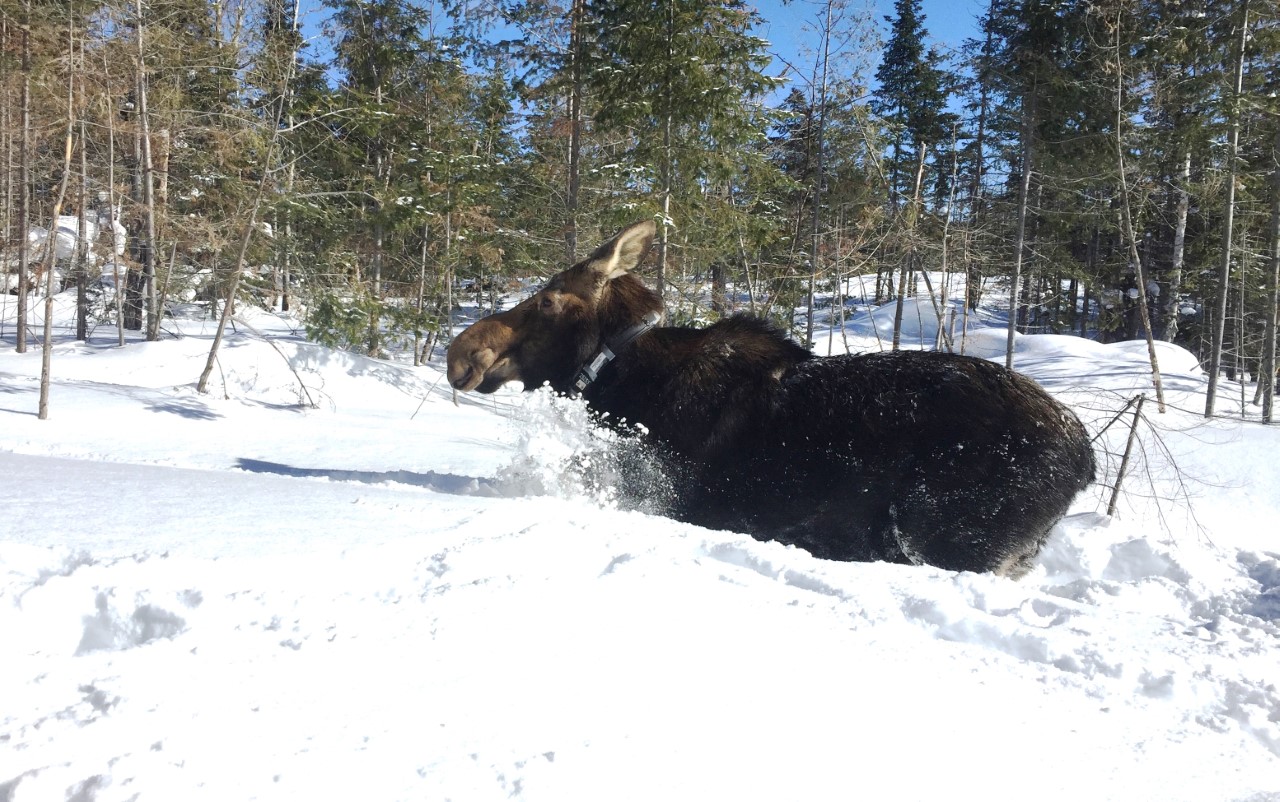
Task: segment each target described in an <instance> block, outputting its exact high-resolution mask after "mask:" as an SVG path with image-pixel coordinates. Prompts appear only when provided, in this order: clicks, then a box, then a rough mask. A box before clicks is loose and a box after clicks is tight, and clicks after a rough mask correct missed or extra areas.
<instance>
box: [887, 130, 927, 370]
mask: <svg viewBox="0 0 1280 802" xmlns="http://www.w3.org/2000/svg"><path fill="white" fill-rule="evenodd" d="M919 147H920V152H919V154H918V155H917V157H916V176H915V186H914V188H913V189H912V190H911V206H910V208H908V210H907V225H906V230H907V231H906V233H907V252H906V258H904V259H903V260H902V272H901V274H899V276H898V303H897V306H895V307H894V310H893V342H892V343H891V344H890V346H889V348H890V350H892V351H897V350H898V347H899V345H901V342H902V314H903V311H904V310H905V308H906V302H907V294H908V286H907V285H908V280H909V278H910V277H911V276H913V275H914V274H915V268H916V241H915V240H916V221H917V220H919V218H920V187H921V185H922V184H923V181H924V160H925V153H926V150H927V148H926V147H925V144H924V143H923V142H921V143H920V146H919ZM911 294H913V295H914V293H911Z"/></svg>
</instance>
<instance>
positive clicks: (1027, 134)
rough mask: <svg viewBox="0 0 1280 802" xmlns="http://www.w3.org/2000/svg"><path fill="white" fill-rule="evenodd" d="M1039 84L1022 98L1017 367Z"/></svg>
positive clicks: (1012, 327)
mask: <svg viewBox="0 0 1280 802" xmlns="http://www.w3.org/2000/svg"><path fill="white" fill-rule="evenodd" d="M1035 119H1036V85H1035V84H1034V83H1033V84H1032V86H1031V89H1030V91H1029V92H1028V93H1027V96H1026V97H1024V98H1023V99H1022V178H1021V180H1020V181H1019V182H1018V224H1017V228H1016V230H1015V234H1014V239H1013V270H1012V272H1011V274H1010V276H1009V328H1008V332H1007V334H1006V337H1005V354H1004V366H1005V367H1006V368H1012V367H1013V339H1014V333H1015V331H1016V330H1017V326H1018V293H1019V291H1020V289H1021V287H1020V286H1019V285H1020V284H1021V282H1022V257H1023V251H1024V250H1025V249H1026V238H1027V205H1028V202H1029V201H1030V196H1031V168H1032V165H1034V164H1035V158H1034V157H1035Z"/></svg>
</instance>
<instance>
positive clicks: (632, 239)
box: [587, 220, 658, 280]
mask: <svg viewBox="0 0 1280 802" xmlns="http://www.w3.org/2000/svg"><path fill="white" fill-rule="evenodd" d="M657 231H658V229H657V226H656V225H654V222H653V221H652V220H643V221H641V222H639V223H634V224H632V225H630V226H627V227H626V228H624V229H622V231H620V232H618V235H617V236H616V237H614V238H613V239H611V240H609V241H608V242H606V243H605V244H603V245H601V246H600V247H599V248H596V249H595V252H594V253H592V254H591V255H590V256H588V257H587V264H588V265H589V266H590V268H591V269H592V270H593V271H595V272H596V273H598V274H600V275H601V276H603V277H604V278H605V279H608V280H613V279H615V278H617V277H618V276H621V275H622V274H624V273H627V272H629V271H631V270H633V269H635V267H636V265H638V264H640V260H641V259H643V258H644V255H645V254H646V253H648V251H649V246H650V245H651V244H653V238H654V235H656V234H657Z"/></svg>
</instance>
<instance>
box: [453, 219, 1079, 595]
mask: <svg viewBox="0 0 1280 802" xmlns="http://www.w3.org/2000/svg"><path fill="white" fill-rule="evenodd" d="M654 234H655V228H654V224H653V223H652V222H650V221H646V222H641V223H637V224H635V225H632V226H630V227H629V228H626V229H624V230H623V231H622V232H621V233H619V234H618V235H617V236H616V237H614V238H613V239H611V240H609V241H608V242H606V243H605V244H604V245H602V246H600V247H599V248H598V249H596V251H595V252H594V253H592V254H591V255H590V256H589V257H587V258H586V259H585V260H584V261H582V262H580V263H578V264H576V265H574V266H573V267H571V268H569V269H568V270H565V271H564V272H562V273H560V274H558V275H556V276H555V277H553V278H552V279H551V280H550V281H548V282H547V284H546V286H544V287H543V288H542V289H541V290H539V291H538V292H537V293H535V294H534V295H533V296H531V297H530V298H528V299H526V300H524V301H523V302H521V303H520V304H518V305H517V306H515V307H513V308H512V309H510V310H507V311H505V312H499V313H497V314H495V315H491V316H489V317H487V318H484V319H482V320H480V321H477V322H476V323H475V324H473V325H472V326H471V327H470V328H468V329H467V330H466V331H464V332H462V333H461V334H460V335H459V336H458V337H457V338H456V339H455V340H454V342H453V344H452V345H450V347H449V352H448V376H449V383H450V384H452V385H453V386H454V388H456V389H458V390H462V391H471V390H478V391H479V392H482V393H491V392H493V391H495V390H497V389H498V388H499V387H501V386H502V385H503V384H505V383H507V382H509V381H520V382H522V383H523V384H524V386H525V387H526V388H530V389H531V388H536V387H539V386H541V385H543V384H549V385H550V386H551V387H552V388H553V389H554V390H556V391H558V392H561V393H581V395H582V397H583V398H584V399H585V400H586V402H587V403H588V404H589V405H590V406H591V407H593V408H594V409H596V410H598V411H599V412H601V413H608V415H609V416H610V417H612V418H613V419H615V420H617V419H626V420H627V421H630V422H633V423H638V424H641V425H642V426H643V427H644V428H645V429H646V430H647V431H648V435H647V436H648V437H649V438H650V439H651V441H652V442H653V445H654V446H655V449H656V450H657V451H659V452H660V453H662V454H664V455H666V459H667V460H668V465H669V467H670V469H671V474H672V476H673V480H674V481H675V482H676V500H675V504H674V509H673V510H672V515H673V516H674V517H676V518H678V519H680V520H684V521H687V522H690V523H694V524H699V525H703V526H708V527H712V528H718V529H730V530H734V531H740V532H746V533H749V534H751V535H753V536H755V537H757V538H760V539H762V540H778V541H781V542H783V543H790V544H795V545H797V546H800V547H802V548H805V549H807V550H808V551H809V552H811V553H812V554H813V555H814V556H816V557H821V558H827V559H833V560H886V561H891V562H900V563H911V564H920V563H927V564H929V565H935V566H938V567H941V568H949V569H953V570H970V571H994V572H997V573H1000V574H1005V575H1010V576H1018V575H1021V574H1022V573H1025V571H1026V570H1028V569H1029V568H1030V566H1031V565H1032V561H1033V559H1034V557H1035V555H1036V553H1037V552H1038V551H1039V550H1040V547H1041V545H1042V544H1043V543H1044V541H1045V539H1046V538H1047V537H1048V535H1049V532H1050V530H1051V529H1052V527H1053V526H1054V524H1055V523H1057V521H1058V520H1059V519H1060V518H1061V517H1062V516H1063V515H1064V514H1065V513H1066V511H1067V508H1068V507H1069V506H1070V504H1071V501H1072V499H1074V498H1075V496H1076V494H1077V493H1079V492H1080V491H1081V490H1082V489H1083V488H1084V487H1085V486H1087V485H1088V484H1089V483H1090V482H1091V481H1093V477H1094V456H1093V451H1092V449H1091V447H1090V444H1089V439H1088V437H1087V435H1086V433H1085V430H1084V427H1083V426H1081V424H1080V421H1079V420H1078V419H1077V418H1076V416H1075V415H1074V414H1073V413H1072V412H1071V411H1070V410H1069V409H1067V408H1066V407H1065V406H1063V405H1062V404H1060V403H1058V402H1057V401H1055V400H1054V399H1053V398H1051V397H1050V396H1049V395H1048V394H1047V393H1046V392H1045V391H1044V390H1042V389H1041V388H1040V387H1039V386H1038V385H1037V384H1035V383H1034V382H1033V381H1031V380H1030V379H1028V378H1026V377H1025V376H1022V375H1020V374H1018V373H1015V372H1013V371H1010V370H1006V369H1005V368H1003V367H1000V366H998V365H995V364H993V363H991V362H988V361H985V360H980V359H974V358H971V357H964V356H957V355H953V354H941V353H925V352H916V351H900V352H889V353H873V354H867V355H863V356H838V357H827V358H818V357H815V356H813V355H812V354H811V353H810V352H809V351H807V350H806V349H804V348H801V347H800V346H799V345H797V344H795V343H794V342H792V341H790V340H788V339H787V338H786V337H785V336H784V335H783V334H782V333H781V332H780V331H778V330H777V329H776V328H775V327H774V326H772V325H771V324H769V323H767V322H765V321H763V320H759V319H756V318H752V317H748V316H734V317H730V318H727V319H725V320H722V321H720V322H718V323H715V324H713V325H711V326H708V327H707V328H704V329H694V328H683V327H658V326H656V325H655V324H656V322H657V320H658V319H659V317H660V315H661V312H662V301H661V299H660V298H659V297H658V295H657V294H656V293H655V292H653V291H652V290H650V289H648V288H647V287H645V286H644V285H643V284H642V283H641V282H640V281H639V280H638V279H637V278H636V277H634V276H632V275H631V274H630V271H631V270H632V269H633V268H635V267H636V266H637V265H638V264H639V263H640V262H641V260H642V259H643V258H644V256H645V253H646V252H647V251H648V249H649V246H650V244H651V242H652V241H653V238H654Z"/></svg>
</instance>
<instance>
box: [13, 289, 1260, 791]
mask: <svg viewBox="0 0 1280 802" xmlns="http://www.w3.org/2000/svg"><path fill="white" fill-rule="evenodd" d="M252 322H253V323H254V326H255V328H256V329H258V330H260V331H262V332H263V333H264V334H265V336H267V337H270V338H271V340H272V341H273V343H274V346H275V348H273V347H272V345H269V344H268V343H267V342H265V341H264V340H263V339H262V338H260V337H258V336H256V335H254V334H251V333H250V332H249V331H248V330H246V329H243V328H242V329H241V333H239V334H236V335H233V336H232V337H231V339H230V340H229V341H228V343H227V345H226V347H225V349H224V350H223V352H222V354H221V357H220V366H221V370H220V372H218V373H215V377H220V383H219V384H218V385H217V386H216V387H215V392H214V394H213V395H211V396H200V395H198V394H196V393H195V392H194V390H193V389H192V383H193V381H194V378H195V376H196V375H198V373H199V369H200V366H201V365H202V364H203V359H204V355H205V354H206V353H207V348H208V338H209V336H210V335H211V333H212V332H211V331H207V330H205V329H204V328H203V327H202V324H200V323H199V322H196V321H179V322H178V323H175V325H178V324H180V325H181V330H182V331H183V332H184V334H185V336H183V337H182V338H180V339H168V340H165V341H163V342H159V343H150V344H144V343H133V344H130V345H129V346H127V347H126V348H112V347H110V346H109V345H107V344H96V343H95V344H90V345H83V344H73V343H70V342H65V343H60V344H59V345H58V346H57V347H56V349H55V353H54V355H53V372H54V377H55V385H54V387H53V393H52V401H51V410H52V413H51V419H50V420H49V421H44V422H41V421H38V420H36V418H35V416H34V410H35V408H36V380H37V377H38V375H39V361H40V356H39V354H38V352H32V353H28V354H26V355H17V354H14V353H12V352H11V350H9V349H7V348H6V349H4V350H3V351H0V470H2V471H3V475H4V477H5V478H4V480H3V482H0V498H2V499H3V509H4V518H3V521H4V523H3V525H0V638H2V639H3V644H4V659H3V660H0V688H3V689H4V692H3V694H0V799H2V800H7V801H8V802H29V800H54V799H56V800H63V799H68V800H70V799H76V800H99V801H100V802H105V801H106V800H130V799H139V800H146V799H160V800H173V799H183V800H198V799H208V800H220V801H221V800H238V799H280V800H297V799H344V798H346V799H369V800H400V799H403V800H424V799H430V800H445V799H455V800H490V799H493V800H497V799H512V798H515V799H524V800H554V801H555V802H572V800H592V802H596V801H598V800H601V799H609V800H655V799H666V800H706V799H734V800H784V799H786V800H791V799H809V800H821V799H862V798H865V799H875V800H934V799H939V798H964V799H983V800H1006V799H1007V800H1014V799H1017V800H1022V799H1025V798H1028V797H1034V798H1037V799H1048V800H1152V801H1153V802H1154V801H1155V800H1160V801H1161V802H1167V801H1169V800H1188V802H1190V801H1191V800H1195V801H1196V802H1206V801H1208V800H1220V801H1222V802H1226V801H1227V800H1233V801H1240V802H1243V801H1244V800H1250V802H1264V801H1265V800H1273V801H1274V800H1278V799H1280V689H1278V688H1277V684H1276V683H1277V682H1278V681H1280V679H1278V678H1280V547H1277V545H1276V534H1275V523H1276V521H1277V520H1280V516H1278V513H1280V490H1278V488H1280V467H1277V460H1276V454H1277V453H1280V439H1278V438H1280V434H1277V432H1276V431H1275V430H1273V429H1270V428H1264V427H1261V426H1259V425H1257V424H1254V423H1250V422H1247V421H1241V420H1236V419H1219V420H1215V421H1213V422H1211V423H1205V422H1203V421H1202V420H1200V419H1199V417H1198V415H1196V414H1195V413H1194V412H1184V411H1180V409H1179V408H1181V409H1186V410H1195V409H1198V408H1199V405H1200V404H1201V401H1200V400H1198V399H1197V398H1196V394H1197V393H1199V392H1201V388H1202V385H1203V377H1202V376H1200V375H1199V374H1198V372H1197V371H1196V369H1195V367H1194V360H1193V359H1189V358H1188V356H1187V355H1185V352H1181V351H1179V350H1178V349H1174V348H1172V347H1166V348H1165V350H1162V352H1161V357H1162V359H1165V357H1166V355H1167V357H1168V359H1167V361H1166V362H1165V368H1166V370H1167V371H1168V372H1169V376H1168V377H1167V379H1166V385H1167V386H1169V387H1171V388H1172V391H1171V400H1172V401H1173V403H1174V407H1175V408H1174V409H1172V410H1171V411H1170V412H1169V413H1167V414H1166V415H1164V416H1157V415H1156V414H1155V413H1154V411H1150V413H1149V415H1148V418H1149V419H1150V423H1148V424H1144V425H1143V426H1142V427H1141V428H1140V431H1139V434H1140V446H1141V448H1140V451H1141V453H1142V455H1143V460H1142V461H1141V462H1140V463H1139V465H1138V466H1137V467H1136V469H1135V471H1134V473H1133V474H1132V475H1131V477H1130V479H1129V480H1127V483H1126V488H1127V490H1126V492H1125V493H1124V494H1123V496H1122V501H1121V505H1120V509H1119V512H1118V514H1117V516H1116V517H1115V518H1108V517H1106V516H1105V515H1103V514H1102V510H1103V509H1105V495H1106V494H1107V493H1108V492H1109V491H1107V490H1106V488H1103V487H1099V488H1097V489H1096V490H1095V491H1093V492H1090V493H1087V494H1086V495H1085V496H1084V497H1082V498H1081V499H1080V500H1079V501H1078V502H1077V505H1076V508H1075V509H1074V510H1073V514H1072V515H1071V516H1069V517H1068V518H1067V519H1066V520H1065V521H1064V522H1063V524H1061V525H1060V526H1059V528H1058V531H1057V533H1056V534H1055V536H1054V537H1053V538H1052V539H1051V541H1050V543H1049V545H1048V546H1047V548H1046V550H1045V552H1044V553H1043V554H1042V555H1041V558H1040V561H1039V566H1038V567H1037V568H1036V569H1035V571H1034V572H1033V573H1032V574H1031V575H1030V576H1029V577H1027V578H1026V579H1024V580H1022V581H1021V582H1016V583H1015V582H1011V581H1008V580H1004V579H997V578H995V577H992V576H989V575H985V574H965V573H950V572H946V571H941V570H937V569H931V568H910V567H903V566H893V565H885V564H849V563H835V562H825V561H821V560H816V559H814V558H812V557H810V556H809V555H808V554H806V553H804V552H803V551H800V550H797V549H791V548H785V547H782V546H779V545H778V544H774V543H762V542H757V541H755V540H752V539H751V538H748V537H746V536H742V535H738V534H735V533H730V532H714V531H708V530H704V529H698V528H695V527H692V526H687V525H683V524H678V523H674V522H672V521H670V520H666V519H663V518H660V517H655V516H653V515H650V514H648V513H646V512H645V511H644V510H643V509H635V507H636V506H638V505H642V502H643V500H644V498H645V497H646V495H647V494H654V493H660V492H661V487H660V485H659V486H654V487H653V488H650V489H646V490H645V491H644V492H641V493H638V494H636V493H633V494H622V495H620V494H618V493H617V492H616V491H617V488H616V486H614V485H611V484H610V483H609V482H607V481H604V482H599V483H591V482H586V481H585V480H584V476H587V475H590V476H598V472H596V471H592V470H590V469H589V468H590V465H591V464H592V462H591V460H592V459H593V458H595V457H599V458H600V459H601V460H602V462H601V463H599V464H605V463H607V462H608V459H606V457H608V458H609V459H612V457H613V454H612V452H611V451H610V449H613V448H616V445H617V444H616V443H613V442H611V440H610V437H609V435H608V434H606V433H602V432H597V431H593V430H592V429H591V428H590V425H589V422H588V420H587V418H586V417H585V415H584V414H583V412H582V409H581V407H580V406H578V405H577V404H575V403H573V402H568V401H565V400H564V399H558V398H553V397H550V396H548V395H546V394H544V393H533V394H530V395H521V394H519V393H517V392H514V391H510V392H508V391H504V392H502V393H499V394H498V395H497V396H495V397H493V398H486V399H483V400H468V399H464V400H463V402H462V405H461V406H457V407H455V406H454V405H453V404H452V403H450V400H449V397H448V395H447V394H446V393H445V392H444V391H443V390H442V389H441V388H442V386H443V385H442V384H440V383H439V370H438V368H437V367H433V366H428V367H426V368H422V369H416V370H415V369H412V368H408V367H403V366H398V365H395V364H388V363H385V362H373V361H369V360H366V359H362V358H359V357H355V356H352V355H349V354H344V353H340V352H334V351H329V350H326V349H324V348H320V347H318V346H315V345H312V344H308V343H306V342H304V341H302V340H301V339H299V338H298V337H297V336H296V334H295V333H294V330H293V328H292V327H291V325H290V323H289V321H287V320H279V319H276V318H273V317H271V316H267V315H262V314H259V315H258V316H257V317H255V318H254V320H253V321H252ZM982 336H983V335H981V334H980V333H979V334H978V335H976V337H975V338H974V339H973V340H972V342H971V345H972V346H973V348H980V347H981V343H982ZM992 336H994V335H992ZM1000 336H1001V337H1002V336H1003V333H1000ZM1018 343H1019V353H1018V360H1019V361H1018V365H1019V367H1020V368H1021V369H1023V370H1025V371H1026V372H1028V373H1030V375H1032V376H1033V377H1034V378H1036V379H1037V380H1038V381H1040V382H1041V383H1042V384H1044V385H1045V386H1046V387H1048V388H1049V389H1050V390H1051V391H1052V392H1054V393H1055V394H1056V395H1057V396H1058V397H1059V398H1062V399H1063V400H1065V401H1066V402H1068V403H1070V404H1072V405H1073V407H1074V408H1075V409H1076V410H1077V411H1078V412H1079V414H1080V416H1081V418H1082V419H1083V420H1085V422H1086V424H1087V425H1088V426H1089V427H1090V429H1091V431H1092V432H1094V433H1095V434H1096V433H1097V432H1099V431H1100V430H1101V429H1102V427H1103V426H1104V425H1105V424H1106V423H1107V422H1108V421H1109V420H1110V419H1111V418H1112V417H1114V415H1115V413H1116V412H1117V411H1118V410H1119V409H1120V408H1121V407H1122V406H1123V404H1124V402H1125V401H1126V400H1127V399H1128V398H1129V397H1131V396H1132V395H1133V394H1134V393H1135V392H1139V391H1142V390H1145V388H1146V386H1147V381H1148V379H1147V367H1146V365H1145V362H1144V357H1145V354H1144V352H1143V350H1142V349H1141V348H1137V347H1135V344H1120V345H1117V346H1100V345H1096V344H1093V343H1088V342H1085V341H1082V340H1078V339H1074V338H1054V337H1022V338H1019V341H1018ZM859 345H865V343H863V342H861V341H860V342H859ZM276 348H278V349H279V352H277V350H276ZM973 348H971V350H970V352H971V353H972V352H973ZM299 382H301V384H300V383H299ZM224 396H225V397H224ZM308 397H309V398H311V399H312V400H314V401H315V402H316V406H315V407H314V408H311V407H308V406H307V405H306V399H307V398H308ZM1148 409H1150V408H1148ZM1126 436H1127V431H1126V430H1124V429H1123V428H1121V426H1120V425H1119V424H1117V425H1116V426H1113V427H1112V428H1111V429H1109V430H1107V432H1106V433H1105V434H1104V435H1102V437H1101V439H1100V441H1099V443H1100V445H1103V444H1105V445H1106V447H1107V449H1108V450H1110V451H1113V452H1118V451H1119V450H1120V448H1121V446H1122V445H1123V440H1124V438H1125V437H1126ZM593 455H594V457H593ZM584 460H585V462H584ZM584 464H585V465H587V466H588V469H587V470H585V471H584ZM1105 467H1106V477H1105V479H1104V482H1110V481H1112V480H1113V479H1114V475H1115V464H1114V461H1110V462H1109V463H1108V464H1107V465H1106V466H1105ZM606 478H607V477H606Z"/></svg>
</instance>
